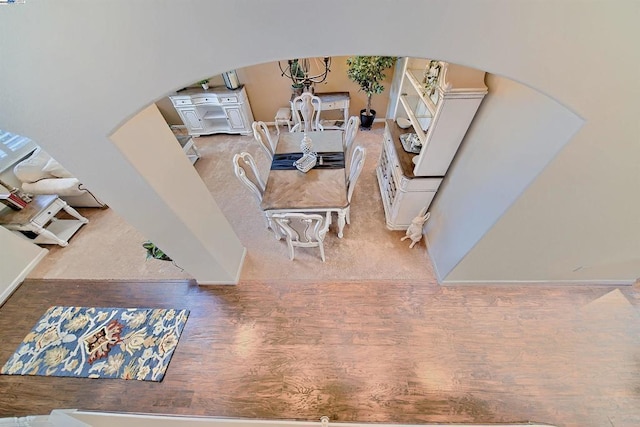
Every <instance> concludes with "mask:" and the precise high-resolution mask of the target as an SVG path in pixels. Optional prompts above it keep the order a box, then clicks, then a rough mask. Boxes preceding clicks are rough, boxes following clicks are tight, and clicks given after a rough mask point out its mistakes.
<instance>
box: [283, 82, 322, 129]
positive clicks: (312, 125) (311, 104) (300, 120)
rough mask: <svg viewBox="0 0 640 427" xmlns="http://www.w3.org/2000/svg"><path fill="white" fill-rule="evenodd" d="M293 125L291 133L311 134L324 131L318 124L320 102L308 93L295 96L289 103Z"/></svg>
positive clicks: (320, 108)
mask: <svg viewBox="0 0 640 427" xmlns="http://www.w3.org/2000/svg"><path fill="white" fill-rule="evenodd" d="M291 104H292V108H291V109H292V110H293V121H294V125H293V127H292V128H291V132H311V131H313V130H324V127H322V125H321V124H320V111H321V110H322V100H321V99H320V98H319V97H317V96H315V95H313V94H312V93H310V92H305V93H303V94H302V95H300V96H296V97H295V98H294V99H293V101H291Z"/></svg>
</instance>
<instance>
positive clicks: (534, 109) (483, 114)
mask: <svg viewBox="0 0 640 427" xmlns="http://www.w3.org/2000/svg"><path fill="white" fill-rule="evenodd" d="M486 84H487V86H488V87H489V93H488V94H487V96H486V97H485V99H484V100H483V103H482V105H481V107H480V109H479V110H478V113H477V114H476V117H475V119H474V121H473V123H472V125H471V127H470V129H469V131H468V133H467V136H466V137H465V140H464V144H463V145H462V146H461V147H460V150H459V151H458V154H457V158H456V160H455V161H454V162H453V163H452V165H451V167H450V168H449V171H448V173H447V177H446V178H445V181H444V182H443V184H442V185H441V186H440V190H439V191H438V194H437V195H436V198H437V199H436V200H435V201H434V204H433V206H432V208H431V217H430V219H429V221H428V222H427V227H426V230H427V233H428V245H429V248H430V254H431V256H432V257H433V258H434V259H435V260H437V261H438V263H437V264H436V268H437V274H438V276H439V279H442V278H444V277H446V278H447V280H445V282H448V281H451V280H455V278H457V277H460V276H462V277H466V276H464V275H460V272H459V270H458V269H456V270H455V271H453V273H451V272H452V270H453V269H454V267H456V262H457V261H458V260H460V259H462V258H463V257H464V256H465V255H466V254H467V253H468V252H469V251H470V250H471V249H472V248H473V247H474V246H475V245H476V243H477V242H478V241H479V240H480V239H482V238H483V236H484V234H485V232H486V230H489V229H491V228H492V227H493V225H494V224H495V223H496V222H497V221H498V220H499V218H500V217H501V216H502V215H503V214H504V212H505V211H507V209H509V207H510V206H511V205H512V204H513V202H514V201H515V200H516V199H517V197H518V196H520V194H522V192H523V191H524V190H525V189H526V188H527V186H528V185H529V184H530V183H531V182H532V181H533V180H534V179H535V178H536V177H537V175H538V174H539V173H540V171H541V170H542V169H543V168H544V167H545V166H546V165H547V164H548V162H549V160H550V159H552V158H553V157H554V156H555V155H556V153H557V152H558V151H559V150H560V149H561V148H562V147H563V146H564V144H565V143H566V142H567V141H568V140H569V139H570V138H571V136H573V134H574V133H575V132H576V131H577V130H578V129H579V128H580V127H581V126H582V124H583V121H582V120H581V119H580V118H579V117H577V116H576V115H575V114H573V113H572V112H571V111H569V110H567V109H566V108H565V107H563V106H562V105H560V104H558V103H557V102H556V101H554V100H552V99H550V98H549V97H547V96H545V95H542V94H540V93H539V92H536V91H534V90H532V89H530V88H528V87H526V86H524V85H522V84H520V83H517V82H514V81H512V80H509V79H505V78H502V77H498V76H495V75H488V76H487V78H486ZM522 225H524V226H525V227H526V224H522ZM508 246H509V247H510V246H511V245H508ZM530 261H531V260H527V261H526V262H530ZM482 266H483V267H484V271H485V272H486V273H487V274H485V275H483V276H480V275H474V276H473V278H472V280H474V281H479V280H498V279H502V280H504V279H505V278H510V277H514V276H515V277H518V270H512V269H509V266H508V265H506V266H505V265H503V264H502V263H500V264H499V265H498V266H494V265H491V264H490V263H487V264H483V265H482ZM496 267H498V268H503V272H502V274H501V275H494V276H493V277H490V276H491V272H495V271H496V270H497V268H496ZM450 273H451V274H450Z"/></svg>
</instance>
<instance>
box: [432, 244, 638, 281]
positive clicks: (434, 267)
mask: <svg viewBox="0 0 640 427" xmlns="http://www.w3.org/2000/svg"><path fill="white" fill-rule="evenodd" d="M424 241H425V244H426V246H427V255H428V256H429V260H430V261H431V266H432V267H433V273H434V275H435V276H436V280H437V281H438V285H440V286H487V285H498V286H527V285H531V286H541V285H552V286H576V285H583V286H598V285H601V286H633V285H635V283H636V281H635V280H631V279H620V280H615V279H613V280H610V279H607V280H598V279H584V280H580V279H572V280H442V277H441V276H440V271H439V270H438V265H437V264H436V263H435V262H434V260H433V257H432V256H431V254H430V253H429V238H428V236H427V235H426V234H425V235H424Z"/></svg>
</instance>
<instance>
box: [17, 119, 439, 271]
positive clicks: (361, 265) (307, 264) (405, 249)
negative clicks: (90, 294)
mask: <svg viewBox="0 0 640 427" xmlns="http://www.w3.org/2000/svg"><path fill="white" fill-rule="evenodd" d="M271 131H272V132H273V128H272V129H271ZM382 135H383V125H382V124H376V125H375V126H374V128H373V129H372V130H370V131H360V132H359V133H358V136H357V138H356V144H360V145H362V146H364V147H365V148H366V149H367V157H366V161H365V166H364V169H363V171H362V174H361V175H360V178H359V180H358V182H357V186H356V189H355V193H354V196H353V200H352V207H351V225H347V226H346V227H345V233H344V238H342V239H338V237H337V236H336V232H335V227H336V221H335V219H334V223H333V225H332V229H331V230H330V232H329V234H328V236H327V238H326V240H325V253H326V258H327V259H326V262H325V263H323V262H322V260H321V259H320V255H319V251H318V249H317V248H298V249H296V258H295V260H293V261H290V260H289V258H288V254H287V246H286V243H285V242H284V241H277V240H275V238H274V237H273V234H271V233H270V232H269V231H268V230H267V229H266V228H265V222H264V220H263V216H262V213H261V211H260V209H259V207H258V204H257V202H256V200H255V199H254V197H253V196H252V195H251V194H250V192H249V191H248V190H247V189H246V188H245V187H244V186H243V185H242V184H241V183H240V182H239V181H238V180H237V178H236V177H235V175H234V174H233V170H232V161H231V159H232V157H233V155H234V154H235V153H237V152H240V151H248V152H249V153H251V154H252V155H253V156H254V158H255V159H256V161H257V163H258V167H259V169H260V171H261V172H262V175H263V177H264V178H265V179H266V177H267V175H268V170H269V159H268V157H267V156H266V155H265V154H264V152H263V151H262V150H261V149H260V148H259V146H258V145H257V143H256V142H255V141H254V139H253V138H252V137H246V136H238V135H212V136H206V137H199V138H197V140H196V144H197V146H198V148H199V150H200V153H201V154H202V157H201V159H200V160H198V161H197V162H196V164H195V168H196V169H197V171H198V173H199V174H200V176H201V177H202V179H203V181H204V182H205V183H206V185H207V187H208V188H209V189H210V191H211V194H212V196H213V197H214V199H215V200H216V202H217V203H218V205H219V206H220V207H221V209H222V210H223V212H224V213H225V215H226V217H227V219H228V220H229V222H230V223H231V225H232V226H233V228H234V230H235V232H236V233H237V235H238V237H239V239H240V240H241V241H242V243H243V245H244V246H245V247H246V248H247V257H246V259H245V264H244V266H243V269H242V274H241V280H268V279H278V278H286V279H287V280H296V281H298V280H313V281H318V280H320V281H335V280H369V279H375V280H394V279H398V280H416V281H420V282H423V281H426V282H430V283H435V278H434V275H433V270H432V267H431V263H430V261H429V258H428V255H427V252H426V248H425V243H424V240H423V241H421V242H420V243H419V244H418V245H416V246H415V247H414V248H413V249H409V243H410V242H409V241H404V242H401V241H400V238H401V237H402V236H404V232H402V231H390V230H388V229H387V228H386V226H385V220H384V211H383V207H382V201H381V198H380V191H379V189H378V182H377V178H376V176H375V167H376V163H377V160H378V156H379V154H380V149H381V146H382V145H381V144H382ZM79 211H80V212H81V213H82V214H83V215H86V216H87V217H88V218H89V219H90V223H89V224H87V225H86V226H84V227H83V228H82V229H81V230H80V231H79V232H78V233H77V234H76V235H75V236H74V237H73V238H72V239H71V241H70V243H69V246H67V247H65V248H62V247H58V246H52V245H49V246H47V248H48V249H50V252H49V254H48V255H47V257H46V258H45V259H44V260H43V261H42V262H41V263H40V264H39V265H38V266H37V267H36V268H35V269H34V270H33V271H32V272H31V274H30V275H29V276H28V277H29V278H33V279H35V278H42V279H99V280H172V279H185V278H192V276H190V275H189V273H188V272H186V271H182V269H181V268H179V266H176V265H174V264H172V263H171V262H167V261H159V260H155V259H150V260H147V259H146V252H145V250H144V249H143V248H142V246H141V245H142V242H144V241H145V240H147V239H146V237H145V236H143V235H142V234H141V233H139V232H138V231H137V230H136V229H134V228H133V227H131V226H130V225H129V224H128V223H127V222H126V221H124V220H123V219H122V218H121V217H120V216H119V215H118V214H117V213H116V212H115V211H114V210H113V209H104V210H101V209H79ZM169 255H170V254H169Z"/></svg>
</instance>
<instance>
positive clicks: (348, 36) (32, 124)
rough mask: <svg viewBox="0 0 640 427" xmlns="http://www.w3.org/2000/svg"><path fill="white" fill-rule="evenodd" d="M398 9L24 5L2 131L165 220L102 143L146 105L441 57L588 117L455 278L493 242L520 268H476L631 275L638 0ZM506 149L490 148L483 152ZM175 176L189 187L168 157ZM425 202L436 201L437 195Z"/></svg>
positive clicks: (638, 235) (131, 207)
mask: <svg viewBox="0 0 640 427" xmlns="http://www.w3.org/2000/svg"><path fill="white" fill-rule="evenodd" d="M401 5H402V6H400V5H399V4H398V3H397V2H388V1H382V0H350V1H348V2H345V1H343V0H326V1H324V2H323V5H322V7H317V2H314V1H310V0H273V1H270V2H256V1H253V0H235V1H233V2H228V1H223V0H192V1H189V2H185V1H180V0H166V1H164V2H154V1H151V0H142V1H138V2H131V1H125V0H97V1H93V2H85V1H81V0H66V1H64V0H62V1H58V2H48V1H46V0H30V1H29V2H27V3H26V4H24V5H12V6H4V7H3V10H2V14H0V55H1V57H2V61H0V76H2V79H1V80H0V95H1V96H2V100H3V101H2V103H0V127H2V128H5V129H8V130H10V131H13V132H16V133H20V134H23V135H26V136H29V137H31V138H33V139H34V140H36V141H37V142H38V143H39V144H41V145H42V146H43V147H44V148H45V149H46V150H47V151H48V152H49V153H50V154H51V155H52V156H54V157H55V158H56V159H58V160H59V161H60V162H61V163H62V164H64V165H65V166H66V167H67V168H68V169H69V170H70V171H71V172H72V173H74V174H75V175H76V176H78V177H80V178H81V179H82V181H83V182H85V183H86V184H87V186H89V187H91V188H93V189H95V191H96V192H97V194H100V196H101V197H103V198H104V199H105V200H106V201H107V203H108V204H109V205H110V206H113V207H115V208H116V210H117V211H118V213H119V214H120V215H121V216H123V217H124V218H125V219H127V220H129V221H130V222H132V223H135V224H138V222H139V221H135V219H136V218H139V217H145V218H157V220H158V221H159V222H160V223H166V222H173V221H176V220H178V219H176V216H175V214H174V212H173V210H172V208H171V205H172V204H174V203H179V198H175V199H174V198H168V199H163V200H162V203H158V204H156V203H153V204H150V206H148V207H147V206H140V204H128V203H126V201H127V200H130V199H131V198H134V197H138V198H143V197H145V195H144V194H140V193H138V192H137V190H138V188H139V187H144V186H131V188H129V187H128V186H127V183H133V182H139V181H141V180H142V181H147V180H148V179H149V177H146V176H145V175H144V173H142V171H143V170H144V168H141V167H137V168H132V167H131V166H130V164H129V163H128V161H127V160H126V159H125V158H124V157H123V156H122V154H121V153H120V152H119V150H118V149H117V148H115V147H114V146H113V144H112V143H111V141H110V140H109V139H108V136H109V135H110V134H111V133H112V132H113V131H114V130H116V129H117V128H118V127H119V126H120V125H121V124H122V123H124V121H126V119H127V118H129V117H132V116H133V115H135V114H136V113H137V112H138V111H140V110H142V109H143V108H144V107H145V106H147V105H148V104H149V103H150V102H153V101H156V100H158V99H160V98H162V97H163V96H165V95H166V94H167V93H169V92H170V91H172V90H175V89H178V88H181V87H183V86H185V85H186V84H189V83H191V82H194V81H197V80H199V79H200V78H202V77H203V76H210V75H215V74H219V73H221V72H223V71H226V70H229V69H234V68H240V67H243V66H247V65H251V64H257V63H264V62H268V61H273V60H277V59H281V58H289V57H305V56H322V55H332V56H335V55H352V54H395V55H407V56H414V57H430V58H439V59H442V60H446V61H450V62H453V63H458V64H461V65H466V66H470V67H474V68H479V69H483V70H487V71H488V72H490V73H493V74H496V75H501V76H505V77H506V78H510V79H512V80H515V81H518V82H521V83H523V84H525V85H527V86H529V87H531V88H534V89H536V90H538V91H540V92H541V93H543V94H546V95H548V96H550V97H552V98H554V99H555V100H557V101H558V102H559V103H560V104H562V105H564V106H566V107H567V108H568V109H569V110H571V111H573V112H575V113H576V114H577V115H578V116H580V117H582V118H583V119H584V121H585V125H584V126H583V127H582V128H581V130H580V131H579V132H578V133H577V134H576V136H575V137H574V138H572V140H571V142H570V144H569V145H568V146H567V147H565V149H564V150H563V151H562V153H561V154H560V157H559V158H558V159H556V161H554V162H553V163H552V164H551V165H549V167H547V168H546V169H545V171H544V172H543V173H542V174H541V175H540V176H539V177H538V178H537V179H536V181H534V183H533V184H532V185H531V186H529V187H528V188H527V189H526V191H525V192H524V194H522V196H520V198H519V199H518V200H517V201H516V203H515V205H513V206H512V207H511V208H509V210H508V211H507V214H506V215H505V216H503V217H501V218H500V219H499V220H498V221H497V222H496V224H495V225H494V226H493V228H491V229H490V231H489V234H486V235H485V233H486V232H487V230H486V229H482V228H483V227H486V224H478V225H477V227H478V228H477V229H475V230H473V232H474V234H475V235H480V236H483V237H482V238H481V239H480V241H479V242H478V243H477V244H476V245H475V246H474V247H473V249H472V252H471V253H470V254H469V256H468V257H469V258H468V259H469V264H467V266H466V267H465V268H464V269H460V270H459V271H458V272H457V273H456V276H455V277H456V279H457V280H475V279H476V278H477V277H478V275H480V274H479V273H480V272H479V270H478V268H477V267H476V266H477V265H478V263H479V262H482V263H483V264H486V265H490V266H497V265H498V264H499V262H500V260H501V259H502V258H501V257H503V256H504V255H505V252H508V254H506V255H508V258H507V260H508V261H513V260H515V261H517V264H518V265H522V266H524V265H525V264H526V268H522V269H518V270H516V269H511V270H509V271H507V270H503V269H499V268H496V269H495V270H494V269H492V270H491V271H489V272H488V274H487V275H486V276H485V275H481V276H482V277H490V278H491V280H502V279H504V280H514V279H515V280H556V279H561V278H563V277H564V276H565V275H566V274H567V272H569V271H573V270H574V269H575V268H577V266H589V269H588V270H587V271H588V273H589V275H588V278H594V279H605V278H615V279H624V280H628V279H632V278H634V277H635V276H637V275H638V274H637V271H638V270H640V261H639V260H638V259H637V254H638V249H639V248H638V242H640V227H639V225H640V224H639V223H638V221H639V219H638V218H639V217H638V215H637V212H638V211H639V208H640V201H639V199H638V198H637V197H635V194H636V192H637V183H638V182H639V180H640V168H639V167H638V166H637V159H638V158H640V145H639V144H637V135H638V134H640V132H639V131H640V128H639V126H640V125H639V124H638V123H639V122H638V120H637V117H635V115H636V114H635V112H636V111H637V102H636V100H637V98H638V95H640V93H639V92H640V87H639V85H637V83H636V80H637V76H636V74H637V70H638V69H639V68H640V58H639V55H640V51H639V50H638V49H637V46H636V43H637V40H638V38H639V37H638V36H639V35H640V30H639V29H638V26H637V22H636V21H637V16H639V15H640V3H639V2H635V1H618V2H591V1H574V2H551V1H547V2H544V1H537V0H522V1H518V2H514V1H510V0H485V1H465V0H431V1H425V0H406V1H405V2H402V3H401ZM401 7H405V8H406V10H399V9H400V8H401ZM336 11H339V12H340V13H336ZM363 11H365V12H363ZM302 16H313V19H314V21H315V22H331V25H321V26H318V27H317V28H316V29H317V31H318V32H319V33H318V35H317V36H314V37H313V39H312V41H309V40H308V39H307V38H305V37H302V36H300V37H292V34H297V35H299V34H306V33H307V31H308V28H307V26H308V21H306V20H303V19H300V17H302ZM98 17H99V19H97V18H98ZM212 18H215V19H214V20H213V21H212ZM214 21H215V24H214V23H213V22H214ZM177 27H179V28H180V29H183V28H185V27H187V28H189V29H190V31H182V30H180V31H176V28H177ZM556 137H560V136H556ZM507 143H508V141H496V142H495V147H500V146H501V145H502V144H507ZM496 154H497V153H496ZM177 155H178V153H175V156H177ZM459 160H460V161H462V158H460V159H459ZM145 161H148V162H152V161H153V157H152V156H149V158H147V159H146V160H145ZM114 171H116V172H115V173H114ZM172 173H174V174H180V175H184V176H182V177H181V179H183V180H184V182H185V183H187V185H197V184H196V181H197V180H196V178H195V177H192V176H190V175H189V172H187V169H186V168H185V167H183V165H182V164H178V162H176V167H175V169H174V170H172ZM479 178H482V177H479ZM150 197H153V196H150ZM441 197H444V196H443V195H442V194H441ZM466 197H468V195H466V193H465V192H460V193H457V194H456V195H455V197H453V195H452V196H451V199H450V200H449V202H448V203H449V206H464V203H465V198H466ZM456 198H459V200H454V199H456ZM210 203H211V201H210V200H194V202H193V209H194V210H198V209H204V210H207V209H209V205H210ZM434 209H440V208H438V207H437V203H436V205H434ZM450 213H451V212H447V211H446V210H444V209H442V211H441V214H442V215H443V216H447V215H448V214H450ZM451 214H452V213H451ZM458 220H459V221H460V220H462V218H459V219H458ZM179 221H183V222H185V224H184V226H183V228H184V230H185V232H186V233H192V234H194V233H195V231H194V230H196V229H198V228H199V227H203V228H205V229H206V232H207V233H210V234H212V235H213V234H216V233H219V232H221V231H220V230H223V229H224V228H225V227H226V225H224V224H222V225H221V224H219V223H216V222H214V221H213V220H212V221H209V222H208V223H206V224H194V223H193V222H194V221H196V218H180V219H179ZM461 226H463V224H460V223H458V224H456V223H452V224H450V225H449V228H450V229H456V228H457V227H461ZM525 227H526V232H524V233H523V232H522V231H523V228H525ZM139 228H141V231H142V232H143V233H144V234H145V235H146V236H148V238H150V239H151V240H156V241H160V240H162V241H163V242H165V243H166V245H167V247H166V248H165V249H166V250H167V251H168V252H169V253H172V254H173V255H174V256H179V257H181V258H187V257H189V256H192V255H194V253H195V251H197V250H198V248H193V249H188V248H184V247H183V246H182V245H180V242H179V240H180V238H179V237H177V236H174V235H172V234H171V233H167V234H165V231H163V230H162V229H160V228H159V227H155V226H153V225H152V224H143V226H142V227H139ZM187 239H188V240H197V238H196V237H195V236H188V237H187ZM484 239H487V242H486V243H484ZM439 241H440V243H436V239H435V238H434V239H433V244H432V250H433V251H434V252H433V253H434V254H435V256H434V257H433V261H434V263H435V264H436V266H439V265H442V266H445V265H446V266H451V265H456V264H458V262H459V261H460V256H461V255H460V253H457V252H451V251H447V250H444V248H441V247H440V245H443V244H445V243H446V241H443V240H439ZM165 243H163V244H165ZM218 244H220V245H224V244H225V243H224V242H219V243H218ZM507 248H508V249H507ZM496 249H499V250H497V251H496ZM439 254H440V255H439ZM443 254H447V255H446V256H445V255H443ZM540 254H544V255H545V256H543V257H540ZM567 254H571V255H570V256H568V255H567ZM448 257H452V258H451V259H449V258H448ZM473 260H477V261H474V262H471V261H473ZM531 260H538V262H537V263H534V262H531ZM596 261H601V262H599V263H598V262H596ZM527 263H529V264H527ZM612 266H620V269H619V270H618V269H617V268H615V269H614V268H612ZM461 267H462V265H461ZM444 270H447V268H445V269H444ZM612 270H616V271H615V272H612ZM613 273H615V276H614V275H613ZM584 278H587V276H584Z"/></svg>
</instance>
